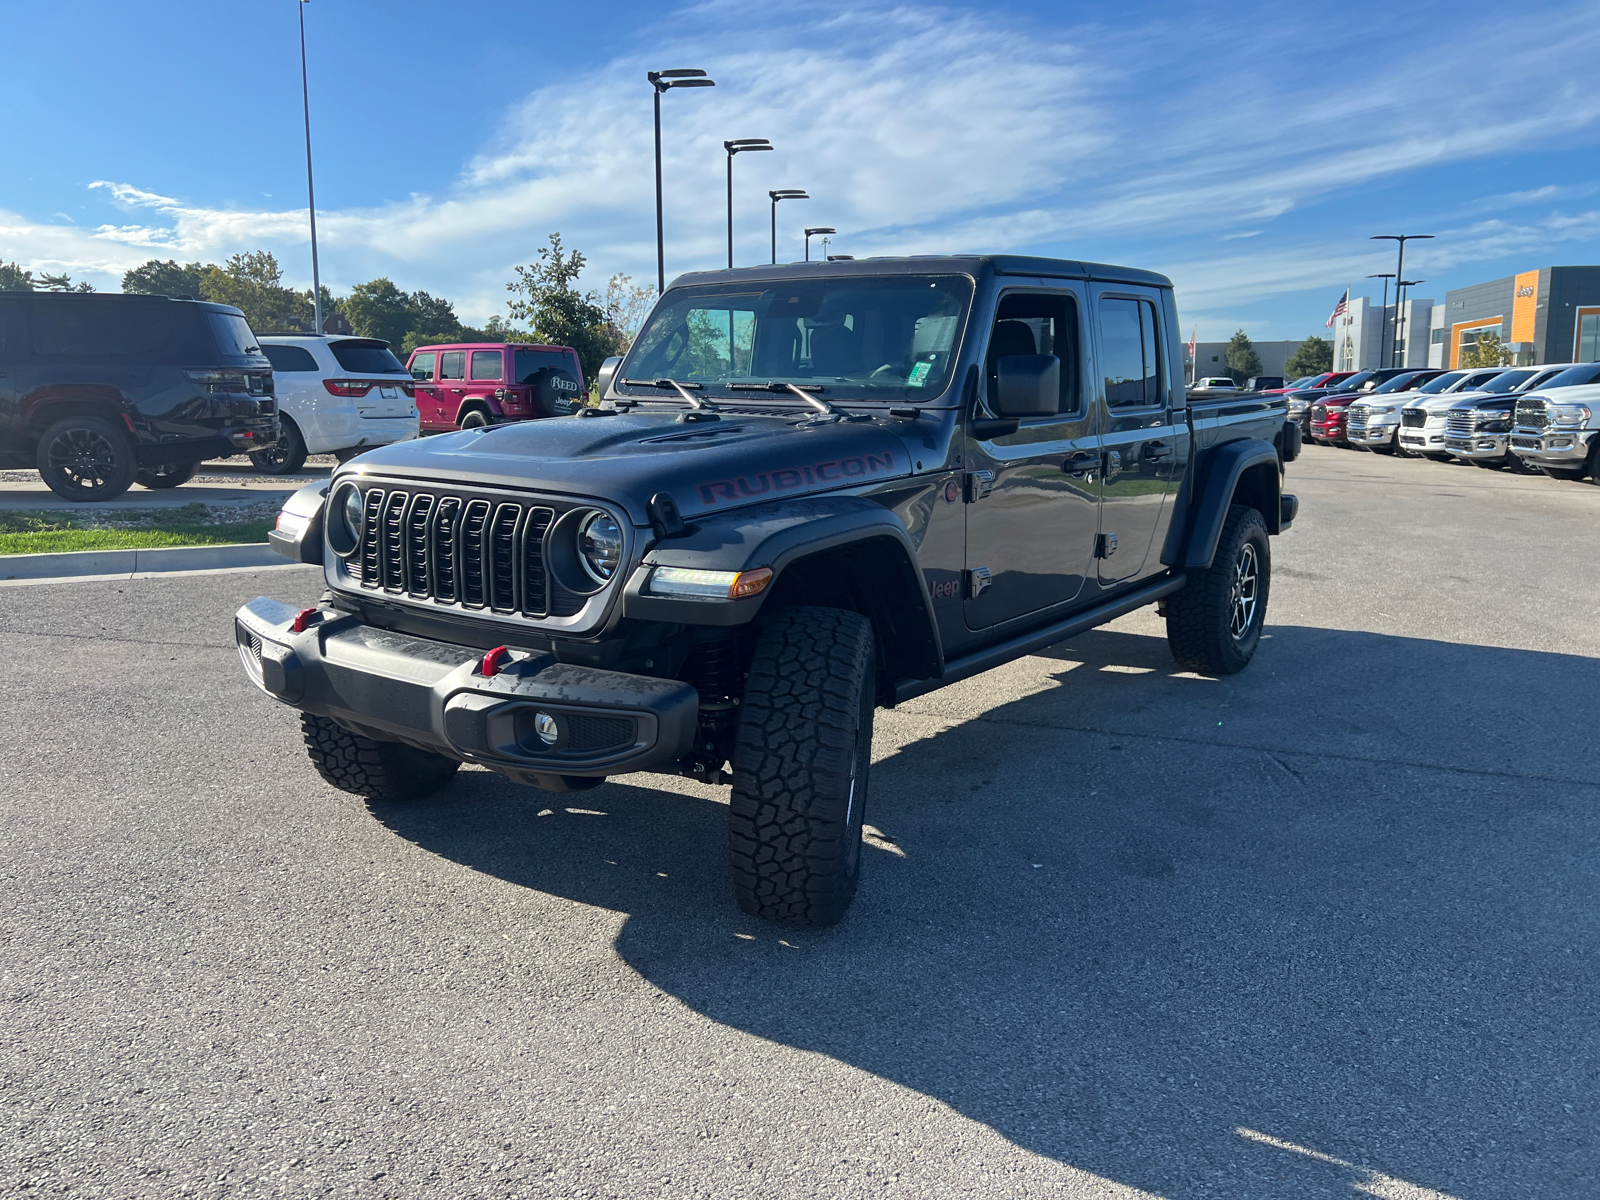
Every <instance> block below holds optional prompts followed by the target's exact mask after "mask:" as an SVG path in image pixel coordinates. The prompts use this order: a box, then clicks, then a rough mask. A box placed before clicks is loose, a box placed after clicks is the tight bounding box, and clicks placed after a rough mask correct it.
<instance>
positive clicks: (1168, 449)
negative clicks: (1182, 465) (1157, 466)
mask: <svg viewBox="0 0 1600 1200" xmlns="http://www.w3.org/2000/svg"><path fill="white" fill-rule="evenodd" d="M1144 457H1145V458H1146V459H1148V460H1149V461H1150V462H1160V461H1161V460H1162V459H1163V458H1171V457H1172V445H1171V443H1169V442H1146V443H1145V444H1144Z"/></svg>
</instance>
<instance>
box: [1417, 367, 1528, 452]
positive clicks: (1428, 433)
mask: <svg viewBox="0 0 1600 1200" xmlns="http://www.w3.org/2000/svg"><path fill="white" fill-rule="evenodd" d="M1537 372H1538V368H1537V367H1512V368H1510V369H1507V368H1506V367H1474V368H1472V369H1471V370H1464V371H1462V370H1458V371H1446V372H1445V373H1444V374H1443V375H1439V376H1436V377H1435V378H1433V379H1432V380H1430V381H1429V382H1427V383H1425V384H1423V385H1422V386H1421V387H1419V388H1418V389H1417V391H1416V398H1415V399H1413V400H1410V401H1409V402H1408V403H1407V404H1406V406H1405V407H1404V408H1402V409H1401V410H1400V448H1401V449H1402V450H1409V451H1411V452H1412V453H1413V454H1420V455H1422V457H1423V458H1431V459H1434V460H1436V461H1438V462H1449V461H1450V452H1449V451H1448V450H1446V449H1445V444H1444V439H1445V422H1446V420H1447V419H1448V417H1449V413H1450V406H1451V405H1452V404H1454V403H1456V402H1457V401H1458V400H1464V399H1466V398H1467V396H1468V395H1469V394H1471V393H1473V392H1481V391H1485V390H1489V391H1496V392H1509V391H1513V390H1515V388H1516V386H1517V384H1519V383H1526V382H1527V381H1528V380H1530V379H1532V378H1533V377H1534V375H1535V374H1537ZM1491 380H1493V381H1494V383H1495V386H1494V387H1492V388H1491V387H1489V386H1488V385H1489V382H1490V381H1491Z"/></svg>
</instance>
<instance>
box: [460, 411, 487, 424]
mask: <svg viewBox="0 0 1600 1200" xmlns="http://www.w3.org/2000/svg"><path fill="white" fill-rule="evenodd" d="M488 427H489V414H488V413H486V412H484V411H483V409H481V408H475V409H473V410H472V411H471V412H465V413H462V414H461V428H463V429H487V428H488Z"/></svg>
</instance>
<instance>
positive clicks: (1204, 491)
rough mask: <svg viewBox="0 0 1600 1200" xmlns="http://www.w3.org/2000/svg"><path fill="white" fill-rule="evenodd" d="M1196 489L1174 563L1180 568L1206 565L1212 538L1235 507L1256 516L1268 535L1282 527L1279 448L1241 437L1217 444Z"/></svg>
mask: <svg viewBox="0 0 1600 1200" xmlns="http://www.w3.org/2000/svg"><path fill="white" fill-rule="evenodd" d="M1206 458H1207V459H1208V462H1207V465H1206V467H1205V469H1204V472H1203V474H1202V477H1201V479H1200V480H1199V482H1198V484H1197V485H1196V487H1195V495H1196V497H1197V499H1196V501H1195V503H1194V507H1193V509H1192V516H1191V518H1190V521H1189V530H1188V536H1187V537H1186V538H1185V540H1184V548H1183V553H1182V554H1181V555H1180V556H1179V558H1178V562H1179V563H1180V564H1181V565H1183V566H1185V567H1209V566H1210V565H1211V560H1212V558H1213V557H1214V556H1215V555H1216V552H1217V540H1218V539H1219V538H1220V537H1221V536H1222V528H1223V526H1224V525H1225V524H1226V523H1227V520H1228V510H1229V509H1230V508H1232V507H1233V506H1234V505H1235V504H1244V505H1248V506H1249V507H1251V508H1254V509H1256V510H1257V511H1258V512H1260V514H1261V519H1262V520H1263V521H1265V522H1266V525H1267V532H1268V533H1278V532H1280V530H1281V529H1282V520H1283V514H1282V505H1281V497H1282V494H1283V474H1282V467H1281V465H1280V461H1279V458H1278V449H1277V447H1276V446H1274V445H1273V444H1272V443H1271V442H1268V441H1265V440H1263V439H1261V438H1241V439H1240V440H1238V441H1235V442H1228V443H1226V444H1225V445H1222V446H1218V447H1216V448H1215V449H1214V450H1212V451H1211V452H1210V453H1209V454H1208V455H1206Z"/></svg>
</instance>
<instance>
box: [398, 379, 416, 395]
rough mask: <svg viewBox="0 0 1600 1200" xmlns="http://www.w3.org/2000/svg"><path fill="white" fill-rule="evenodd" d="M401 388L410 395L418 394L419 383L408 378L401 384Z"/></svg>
mask: <svg viewBox="0 0 1600 1200" xmlns="http://www.w3.org/2000/svg"><path fill="white" fill-rule="evenodd" d="M400 390H401V391H402V392H404V393H405V394H406V395H408V396H415V395H416V394H417V385H416V384H414V383H412V382H411V380H409V379H408V380H406V381H405V382H404V383H402V384H401V385H400Z"/></svg>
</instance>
